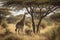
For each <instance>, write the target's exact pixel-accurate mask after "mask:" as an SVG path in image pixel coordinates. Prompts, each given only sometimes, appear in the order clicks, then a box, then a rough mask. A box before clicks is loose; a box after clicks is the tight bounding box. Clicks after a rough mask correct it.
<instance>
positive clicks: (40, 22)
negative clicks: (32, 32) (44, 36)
mask: <svg viewBox="0 0 60 40" xmlns="http://www.w3.org/2000/svg"><path fill="white" fill-rule="evenodd" d="M41 20H42V19H41V18H40V19H39V22H38V24H37V33H38V32H39V26H40V24H41Z"/></svg>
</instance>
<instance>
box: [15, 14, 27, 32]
mask: <svg viewBox="0 0 60 40" xmlns="http://www.w3.org/2000/svg"><path fill="white" fill-rule="evenodd" d="M26 14H27V13H25V14H24V16H23V18H22V19H21V21H19V22H18V23H17V24H16V29H15V31H16V32H17V31H18V32H19V31H20V30H21V31H23V27H24V21H25V15H26Z"/></svg>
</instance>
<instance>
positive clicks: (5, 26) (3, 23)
mask: <svg viewBox="0 0 60 40" xmlns="http://www.w3.org/2000/svg"><path fill="white" fill-rule="evenodd" d="M1 25H2V27H3V28H7V27H8V25H7V21H6V19H3V20H2V24H1Z"/></svg>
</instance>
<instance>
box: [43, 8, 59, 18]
mask: <svg viewBox="0 0 60 40" xmlns="http://www.w3.org/2000/svg"><path fill="white" fill-rule="evenodd" d="M57 8H59V7H55V8H54V9H53V8H51V9H53V10H51V9H49V10H48V12H47V13H46V14H45V15H44V16H43V17H42V18H44V17H45V16H47V15H48V14H50V13H51V12H53V11H55V10H56V9H57Z"/></svg>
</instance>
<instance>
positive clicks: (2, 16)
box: [0, 8, 11, 24]
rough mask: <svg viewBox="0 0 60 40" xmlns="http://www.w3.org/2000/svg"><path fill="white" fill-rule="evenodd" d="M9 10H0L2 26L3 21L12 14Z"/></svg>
mask: <svg viewBox="0 0 60 40" xmlns="http://www.w3.org/2000/svg"><path fill="white" fill-rule="evenodd" d="M8 10H10V9H8V8H0V24H1V23H2V20H3V19H5V18H6V16H7V15H10V14H11V13H10V12H9V11H8Z"/></svg>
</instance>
